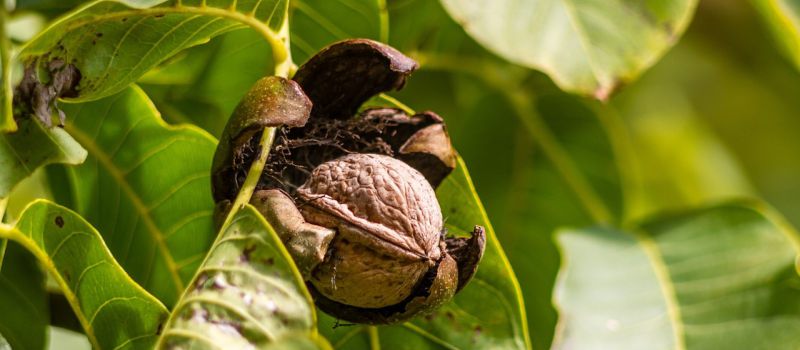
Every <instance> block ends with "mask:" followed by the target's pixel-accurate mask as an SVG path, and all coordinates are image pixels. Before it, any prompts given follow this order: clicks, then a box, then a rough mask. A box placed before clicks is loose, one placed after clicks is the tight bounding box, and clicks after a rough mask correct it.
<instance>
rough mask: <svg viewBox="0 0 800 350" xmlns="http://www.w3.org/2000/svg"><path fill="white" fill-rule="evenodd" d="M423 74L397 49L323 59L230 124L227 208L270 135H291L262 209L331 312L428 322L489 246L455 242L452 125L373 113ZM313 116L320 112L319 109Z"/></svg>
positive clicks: (257, 91) (222, 175) (263, 91)
mask: <svg viewBox="0 0 800 350" xmlns="http://www.w3.org/2000/svg"><path fill="white" fill-rule="evenodd" d="M416 67H417V65H416V62H414V61H413V60H411V59H410V58H408V57H405V56H403V55H402V54H401V53H400V52H398V51H397V50H394V49H393V48H391V47H388V46H386V45H383V44H380V43H377V42H373V41H370V40H365V39H355V40H348V41H344V42H340V43H336V44H334V45H332V46H330V47H328V48H325V49H323V50H322V51H321V52H320V53H318V54H317V55H316V56H314V57H312V58H311V59H310V60H309V61H308V62H307V63H306V64H304V65H303V66H302V67H300V69H299V70H298V72H297V75H296V76H295V78H294V81H290V80H286V79H281V78H276V77H270V78H264V79H262V80H260V81H259V82H257V83H256V86H254V87H253V89H251V91H250V93H248V95H247V96H246V98H245V99H243V100H242V102H241V103H240V105H239V106H238V107H237V109H236V111H235V112H234V115H233V116H232V117H231V119H230V120H229V121H228V125H227V126H226V130H225V133H224V134H223V136H222V139H221V140H220V145H219V147H218V148H217V154H216V155H215V160H214V165H213V167H212V185H213V189H214V191H213V193H214V198H215V200H217V201H218V203H219V206H218V208H224V207H225V203H226V202H228V201H229V200H231V199H232V198H233V197H234V196H235V195H236V193H237V192H238V190H239V186H240V183H241V180H242V179H243V178H244V175H246V171H247V169H249V166H250V164H251V163H252V160H253V159H254V158H255V156H256V155H257V154H258V152H260V150H259V149H258V147H257V145H258V141H259V139H260V137H261V132H262V130H263V129H264V127H268V126H275V125H282V126H281V127H280V128H279V130H278V137H277V139H276V142H275V143H274V144H273V146H272V149H270V150H269V152H270V154H269V158H268V163H267V166H266V168H265V170H264V173H263V174H262V177H261V179H260V180H259V184H258V186H257V191H256V192H255V194H254V195H253V198H252V200H251V203H252V204H253V205H254V206H255V207H256V208H257V209H258V210H259V211H260V212H261V213H262V214H263V215H264V217H265V218H266V219H267V220H268V221H269V222H270V224H271V225H272V226H273V227H274V228H275V230H276V232H277V233H278V235H279V236H280V237H281V240H282V241H283V242H284V244H285V245H286V247H287V249H288V250H289V252H290V253H291V254H292V257H293V258H294V260H295V263H296V265H297V267H298V268H299V270H300V271H301V273H302V275H303V277H304V278H305V279H306V281H307V284H308V288H309V290H310V291H311V293H312V295H313V296H314V299H315V302H316V304H317V305H318V306H319V307H320V308H321V309H322V310H323V311H325V312H328V313H330V314H332V315H334V316H336V317H338V318H340V319H344V320H347V321H351V322H359V323H372V324H386V323H395V322H400V321H404V320H407V319H409V318H411V317H414V316H417V315H419V314H422V313H425V312H429V311H431V310H433V309H435V308H436V307H438V306H439V305H441V304H442V303H444V302H446V301H448V300H450V298H452V296H453V295H454V294H455V293H456V292H457V291H459V290H460V289H461V288H463V287H464V286H465V285H466V284H467V283H468V281H469V280H470V278H471V277H472V276H473V274H474V273H475V271H476V269H477V266H478V262H479V261H480V259H481V256H482V255H483V250H484V246H485V234H484V231H483V228H482V227H479V226H476V227H475V229H474V231H473V232H472V235H471V237H470V238H456V237H451V238H446V232H445V230H444V227H443V219H442V213H441V209H440V207H439V203H438V201H437V199H436V194H435V191H434V188H435V187H437V186H438V185H439V183H440V182H441V181H442V180H443V179H444V178H445V177H446V176H447V175H448V174H449V173H450V172H451V171H452V170H453V168H454V167H455V157H456V155H455V151H454V150H453V149H452V146H451V145H450V138H449V136H448V134H447V130H446V128H445V126H444V121H443V120H442V119H441V118H440V117H439V116H437V115H436V114H434V113H432V112H423V113H419V114H415V115H412V116H409V115H407V114H406V113H405V112H403V111H401V110H397V109H393V108H373V109H367V110H365V111H362V112H361V113H359V114H358V116H356V117H353V115H354V114H356V111H357V110H358V107H359V106H361V104H362V103H363V102H364V101H366V100H367V99H368V98H370V97H371V96H373V95H375V94H377V93H380V92H383V91H387V90H390V89H397V88H400V87H402V86H403V84H404V83H405V78H406V77H407V76H408V74H410V73H411V72H412V71H413V70H414V69H415V68H416ZM312 105H313V108H312Z"/></svg>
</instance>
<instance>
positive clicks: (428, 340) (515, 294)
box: [319, 159, 530, 349]
mask: <svg viewBox="0 0 800 350" xmlns="http://www.w3.org/2000/svg"><path fill="white" fill-rule="evenodd" d="M436 193H437V196H438V198H439V202H440V203H441V206H442V213H443V214H444V216H445V217H446V218H447V221H446V222H447V223H446V227H447V229H448V232H450V233H453V234H457V235H467V233H468V232H472V228H473V226H474V225H482V226H484V227H485V228H486V234H487V244H486V251H485V253H484V256H483V260H481V263H480V266H479V268H478V272H477V273H476V275H475V277H474V278H473V279H472V281H471V282H470V283H469V285H467V287H465V288H464V289H463V290H462V291H461V292H459V294H457V295H456V297H455V298H454V299H453V300H452V301H451V302H449V303H447V304H445V305H444V306H443V307H441V308H440V309H438V310H436V311H435V312H434V313H433V314H431V315H428V316H425V317H420V318H417V319H415V320H413V321H411V322H408V323H405V324H402V325H398V326H385V327H377V328H372V329H369V328H367V327H365V326H353V327H338V328H334V324H335V323H334V322H335V321H334V320H333V319H332V318H331V317H330V316H325V317H321V324H320V327H319V328H320V330H321V332H322V333H323V334H325V335H326V337H327V338H328V339H329V340H330V341H331V342H332V343H334V346H335V348H337V349H338V348H341V349H366V348H368V345H369V343H370V342H371V341H372V342H374V341H377V342H378V343H379V344H380V345H381V347H382V348H386V349H393V348H394V347H396V346H397V344H405V346H407V347H408V348H411V349H440V348H446V349H488V348H496V349H527V348H529V347H530V339H529V338H528V329H527V321H526V319H525V309H524V305H523V301H522V293H521V292H520V289H519V284H518V282H517V279H516V277H515V276H514V272H513V271H512V270H511V265H510V264H509V263H508V259H507V258H506V256H505V253H504V252H503V249H502V248H501V247H500V243H499V242H498V241H497V237H496V236H495V234H494V230H493V229H492V226H491V224H490V223H489V219H488V218H487V217H486V213H485V212H484V210H483V206H482V204H481V203H480V200H479V199H478V196H477V194H476V193H475V189H474V188H473V186H472V180H470V178H469V175H468V174H467V169H466V166H465V165H464V162H463V160H461V159H459V164H458V167H457V168H456V170H455V171H454V172H453V174H452V175H450V176H448V177H447V178H446V179H445V181H444V182H443V183H442V184H441V186H440V187H439V189H438V190H437V192H436ZM364 338H368V340H365V339H364Z"/></svg>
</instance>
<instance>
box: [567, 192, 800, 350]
mask: <svg viewBox="0 0 800 350" xmlns="http://www.w3.org/2000/svg"><path fill="white" fill-rule="evenodd" d="M559 243H560V245H561V247H562V250H563V254H564V256H563V259H564V265H563V269H562V271H561V273H560V276H559V283H558V285H557V288H556V291H555V303H556V304H557V307H558V309H559V310H560V321H559V322H560V325H559V327H558V329H559V334H558V335H557V339H556V341H555V344H554V348H555V349H589V348H597V349H601V348H602V349H606V348H608V349H642V348H648V349H757V348H758V349H796V348H798V346H800V336H798V334H799V333H798V332H800V303H799V302H798V301H799V300H800V289H798V286H800V276H798V274H797V271H796V270H795V258H796V257H797V252H798V245H797V243H798V236H797V233H796V232H794V231H793V230H792V229H791V228H789V227H788V226H787V225H786V224H784V223H783V221H782V219H780V218H777V217H776V216H775V215H774V214H773V213H772V212H770V211H769V210H768V209H765V208H762V207H760V206H757V205H751V204H739V203H733V204H727V205H721V206H717V207H713V208H709V209H703V210H697V211H693V212H688V213H684V214H679V215H672V216H668V217H664V218H660V219H655V220H649V221H647V222H645V223H643V224H641V225H638V226H637V227H635V228H632V229H630V230H627V232H625V231H619V230H615V229H610V228H592V229H583V230H566V231H564V232H562V233H560V234H559Z"/></svg>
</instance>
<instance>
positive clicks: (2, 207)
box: [0, 198, 8, 271]
mask: <svg viewBox="0 0 800 350" xmlns="http://www.w3.org/2000/svg"><path fill="white" fill-rule="evenodd" d="M6 205H8V198H2V199H0V224H2V223H3V217H4V216H5V213H6ZM7 246H8V240H7V239H0V271H2V270H3V258H5V256H6V247H7Z"/></svg>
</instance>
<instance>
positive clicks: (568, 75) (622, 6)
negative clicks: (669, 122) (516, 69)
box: [441, 0, 697, 100]
mask: <svg viewBox="0 0 800 350" xmlns="http://www.w3.org/2000/svg"><path fill="white" fill-rule="evenodd" d="M441 1H442V3H443V4H444V6H445V8H447V10H448V12H449V13H450V15H451V16H453V18H454V19H455V20H456V21H457V22H459V23H460V24H461V25H462V26H463V27H464V29H465V30H466V31H467V32H468V33H469V34H470V35H471V36H472V37H473V38H475V40H477V41H478V42H480V43H481V44H482V45H484V46H485V47H486V48H488V49H489V50H491V51H493V52H495V53H496V54H498V55H500V56H502V57H504V58H506V59H508V60H509V61H512V62H514V63H517V64H520V65H523V66H527V67H530V68H534V69H538V70H541V71H543V72H545V73H547V74H548V75H549V76H550V77H551V78H552V79H553V80H554V81H555V82H556V84H558V85H559V86H560V87H561V88H562V89H564V90H566V91H570V92H577V93H581V94H589V95H593V96H595V97H596V98H598V99H603V100H604V99H606V98H608V96H609V95H610V94H611V92H613V90H614V89H615V88H617V87H618V86H619V85H621V84H626V83H629V82H631V81H632V80H634V79H635V78H636V77H637V76H638V75H639V74H640V73H641V72H642V71H644V70H645V69H647V68H649V67H650V66H651V65H653V63H655V62H656V61H657V60H658V58H659V57H660V56H661V55H663V54H664V52H665V51H666V50H667V49H668V48H669V47H671V46H672V45H673V44H674V43H675V42H676V40H677V38H679V37H680V36H681V34H682V33H683V31H684V30H685V29H686V26H687V25H688V23H689V21H690V19H691V16H692V13H693V12H694V8H695V6H696V4H697V0H678V1H646V2H642V1H633V0H596V1H574V0H441Z"/></svg>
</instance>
